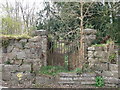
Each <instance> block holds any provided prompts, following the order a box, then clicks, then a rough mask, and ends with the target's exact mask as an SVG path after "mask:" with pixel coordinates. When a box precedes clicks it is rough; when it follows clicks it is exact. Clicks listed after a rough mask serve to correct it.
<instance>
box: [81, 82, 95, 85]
mask: <svg viewBox="0 0 120 90" xmlns="http://www.w3.org/2000/svg"><path fill="white" fill-rule="evenodd" d="M95 83H96V82H95V81H86V82H85V81H82V82H81V84H82V85H92V84H95Z"/></svg>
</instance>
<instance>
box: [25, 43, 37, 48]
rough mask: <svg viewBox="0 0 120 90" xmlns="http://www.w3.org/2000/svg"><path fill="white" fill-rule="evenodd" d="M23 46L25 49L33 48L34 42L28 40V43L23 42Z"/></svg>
mask: <svg viewBox="0 0 120 90" xmlns="http://www.w3.org/2000/svg"><path fill="white" fill-rule="evenodd" d="M24 47H25V48H26V49H30V48H33V47H35V43H33V42H28V43H26V44H25V46H24Z"/></svg>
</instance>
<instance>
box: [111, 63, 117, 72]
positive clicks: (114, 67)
mask: <svg viewBox="0 0 120 90" xmlns="http://www.w3.org/2000/svg"><path fill="white" fill-rule="evenodd" d="M109 67H110V70H111V71H118V65H117V64H110V65H109Z"/></svg>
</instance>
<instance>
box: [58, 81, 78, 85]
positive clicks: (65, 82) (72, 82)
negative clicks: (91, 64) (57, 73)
mask: <svg viewBox="0 0 120 90" xmlns="http://www.w3.org/2000/svg"><path fill="white" fill-rule="evenodd" d="M58 84H63V85H65V84H69V85H71V84H72V85H74V84H80V82H75V81H71V82H70V81H59V82H58Z"/></svg>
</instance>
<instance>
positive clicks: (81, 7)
mask: <svg viewBox="0 0 120 90" xmlns="http://www.w3.org/2000/svg"><path fill="white" fill-rule="evenodd" d="M80 14H81V16H80V20H81V22H80V37H81V38H80V53H79V67H80V68H82V65H83V62H84V59H85V55H84V53H85V52H84V51H85V50H84V41H83V40H84V31H83V2H82V0H81V2H80Z"/></svg>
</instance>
